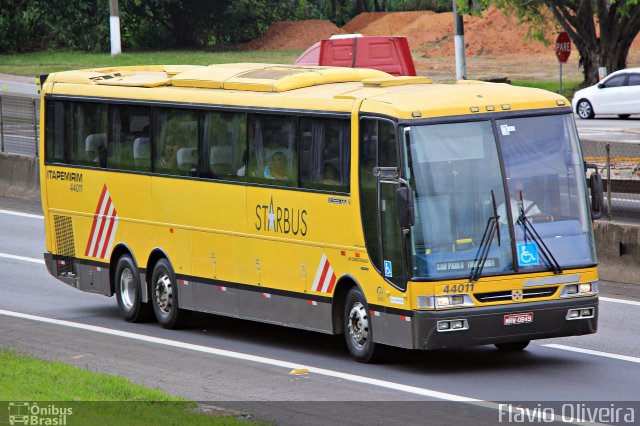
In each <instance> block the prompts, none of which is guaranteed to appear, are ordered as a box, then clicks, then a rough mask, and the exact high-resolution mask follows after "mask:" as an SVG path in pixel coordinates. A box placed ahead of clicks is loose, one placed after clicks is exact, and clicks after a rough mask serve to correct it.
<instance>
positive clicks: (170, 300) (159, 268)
mask: <svg viewBox="0 0 640 426" xmlns="http://www.w3.org/2000/svg"><path fill="white" fill-rule="evenodd" d="M151 286H152V287H151V300H152V302H153V311H154V312H155V314H156V319H157V320H158V322H159V323H160V325H162V326H163V327H164V328H170V329H175V328H181V327H183V326H184V325H185V324H186V323H187V322H188V321H189V317H190V313H191V312H190V311H185V310H184V309H180V305H179V303H178V286H177V280H176V275H175V273H174V272H173V268H172V267H171V264H170V263H169V261H168V260H167V259H160V260H158V263H156V266H155V267H154V268H153V275H152V276H151Z"/></svg>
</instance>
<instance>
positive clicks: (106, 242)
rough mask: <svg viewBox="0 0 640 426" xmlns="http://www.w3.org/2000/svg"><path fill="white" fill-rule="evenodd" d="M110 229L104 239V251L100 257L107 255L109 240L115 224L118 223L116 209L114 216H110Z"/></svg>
mask: <svg viewBox="0 0 640 426" xmlns="http://www.w3.org/2000/svg"><path fill="white" fill-rule="evenodd" d="M109 220H110V223H109V229H108V230H107V238H105V239H104V247H102V253H100V258H101V259H104V258H106V256H107V248H108V246H109V241H110V240H111V232H112V231H113V225H114V224H115V223H116V211H115V210H114V211H113V216H111V217H110V218H109Z"/></svg>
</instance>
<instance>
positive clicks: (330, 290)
mask: <svg viewBox="0 0 640 426" xmlns="http://www.w3.org/2000/svg"><path fill="white" fill-rule="evenodd" d="M335 284H336V274H331V282H330V283H329V288H328V289H327V293H331V292H332V291H333V286H334V285H335Z"/></svg>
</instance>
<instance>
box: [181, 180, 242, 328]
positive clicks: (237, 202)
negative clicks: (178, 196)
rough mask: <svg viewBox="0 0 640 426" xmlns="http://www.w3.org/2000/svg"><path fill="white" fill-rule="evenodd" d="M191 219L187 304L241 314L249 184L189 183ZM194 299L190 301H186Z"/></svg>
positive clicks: (184, 289)
mask: <svg viewBox="0 0 640 426" xmlns="http://www.w3.org/2000/svg"><path fill="white" fill-rule="evenodd" d="M182 190H183V191H185V192H188V194H189V208H188V215H187V217H186V218H184V220H187V221H188V222H187V223H188V224H189V226H192V227H194V230H192V231H191V262H192V266H193V270H192V275H193V276H194V277H195V278H194V280H193V281H194V282H193V283H192V285H191V286H190V287H181V297H182V293H185V295H186V294H189V297H188V298H182V299H181V300H182V301H183V302H182V305H183V307H189V308H192V309H195V310H199V311H204V312H213V313H220V314H225V315H231V316H238V300H239V295H238V293H239V292H238V290H237V289H236V288H234V287H233V286H232V285H229V284H231V283H237V282H239V272H238V269H239V268H238V266H239V263H240V262H239V261H238V259H239V256H241V252H239V251H238V249H237V247H236V245H237V239H238V238H239V236H240V235H244V233H245V230H246V222H245V210H246V187H244V186H243V185H232V184H225V183H219V182H193V181H192V182H188V183H187V184H186V185H185V186H184V187H183V188H182ZM187 302H190V303H189V304H186V303H187Z"/></svg>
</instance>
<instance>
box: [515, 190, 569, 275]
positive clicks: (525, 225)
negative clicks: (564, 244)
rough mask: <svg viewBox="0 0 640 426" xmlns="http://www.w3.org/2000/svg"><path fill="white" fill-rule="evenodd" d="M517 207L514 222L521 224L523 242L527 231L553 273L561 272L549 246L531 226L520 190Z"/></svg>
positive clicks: (525, 239) (525, 240)
mask: <svg viewBox="0 0 640 426" xmlns="http://www.w3.org/2000/svg"><path fill="white" fill-rule="evenodd" d="M518 207H519V208H520V215H519V216H518V220H517V221H516V223H517V224H518V225H521V226H522V230H523V231H524V242H525V243H526V242H527V232H528V233H529V236H530V237H531V239H532V240H533V241H534V242H535V243H536V244H538V248H539V249H540V252H541V253H542V256H544V258H545V260H546V261H547V264H548V265H549V266H551V267H552V268H553V273H554V274H561V273H562V267H561V266H560V264H559V263H558V261H557V260H556V258H555V257H553V253H551V250H549V247H547V245H546V244H545V243H544V241H543V240H542V237H540V234H538V231H536V229H535V228H534V227H533V224H532V223H531V221H530V220H529V218H528V217H527V215H526V213H525V210H524V199H523V198H522V191H520V203H519V206H518Z"/></svg>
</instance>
